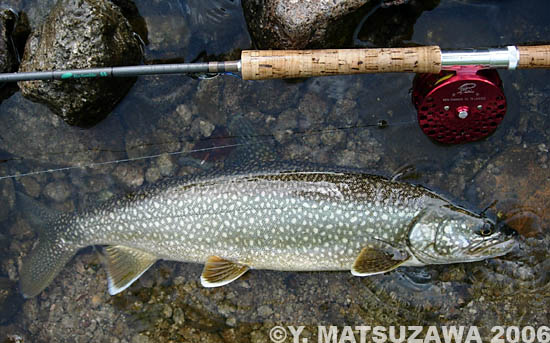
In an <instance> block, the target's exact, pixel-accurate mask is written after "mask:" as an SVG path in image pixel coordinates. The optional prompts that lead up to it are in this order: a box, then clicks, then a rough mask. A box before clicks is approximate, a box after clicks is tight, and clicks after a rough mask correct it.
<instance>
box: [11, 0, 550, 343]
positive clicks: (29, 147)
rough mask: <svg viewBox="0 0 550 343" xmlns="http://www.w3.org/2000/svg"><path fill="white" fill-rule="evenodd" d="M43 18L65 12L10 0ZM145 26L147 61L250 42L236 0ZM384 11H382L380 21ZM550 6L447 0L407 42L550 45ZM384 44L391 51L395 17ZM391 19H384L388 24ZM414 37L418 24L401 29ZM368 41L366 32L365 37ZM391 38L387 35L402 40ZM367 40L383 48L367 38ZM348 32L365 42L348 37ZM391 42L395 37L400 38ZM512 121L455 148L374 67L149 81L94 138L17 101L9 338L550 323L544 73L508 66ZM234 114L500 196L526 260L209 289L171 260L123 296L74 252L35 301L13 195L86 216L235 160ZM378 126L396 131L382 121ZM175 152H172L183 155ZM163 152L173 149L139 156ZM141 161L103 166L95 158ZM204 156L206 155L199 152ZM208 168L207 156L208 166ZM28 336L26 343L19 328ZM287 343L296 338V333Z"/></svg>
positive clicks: (252, 277)
mask: <svg viewBox="0 0 550 343" xmlns="http://www.w3.org/2000/svg"><path fill="white" fill-rule="evenodd" d="M5 3H6V4H8V5H11V6H13V7H15V8H22V9H24V10H25V11H27V12H28V13H29V16H30V20H31V24H33V25H34V26H35V25H37V24H36V23H38V22H39V21H40V18H41V15H40V13H47V9H48V7H49V6H51V3H52V2H48V1H30V0H29V1H12V2H10V1H7V2H5ZM136 5H137V7H138V9H139V11H140V14H141V15H142V16H143V18H144V19H145V23H146V25H147V31H148V32H149V34H148V41H149V44H148V45H147V47H146V59H147V60H151V61H152V60H155V61H157V60H171V59H180V60H181V59H183V60H185V61H194V60H201V59H204V58H208V57H212V56H218V57H219V58H228V59H230V58H236V55H235V53H234V52H235V51H238V50H240V49H247V48H250V47H251V46H252V41H251V39H250V37H249V35H248V33H247V32H246V23H245V22H244V19H243V15H242V11H241V10H240V3H239V2H238V1H231V0H217V1H198V0H197V1H183V0H177V1H173V0H172V1H145V0H139V1H136ZM376 13H377V11H376V10H372V11H370V12H369V16H373V17H375V19H376V17H377V16H375V14H376ZM549 13H550V5H549V4H548V3H547V2H546V1H543V0H538V1H529V2H526V1H517V0H510V1H467V0H465V1H458V0H443V1H441V2H440V3H439V5H438V6H437V7H435V8H434V9H433V10H430V11H425V12H422V13H421V14H419V17H418V19H417V20H416V23H415V24H414V27H413V28H414V30H413V31H411V34H412V36H410V37H409V36H406V35H404V36H403V37H402V38H401V40H402V42H403V43H404V44H408V43H417V44H437V45H441V46H442V47H443V48H463V47H475V46H497V45H505V44H516V43H529V42H540V41H544V39H545V38H546V39H547V37H550V26H549V25H548V22H549V19H550V18H549ZM364 19H365V20H364V22H360V21H358V23H357V25H358V26H359V25H365V23H368V24H370V27H375V28H379V30H380V33H378V34H376V35H373V37H374V36H375V37H376V40H375V43H376V44H379V42H380V41H382V42H386V41H387V42H392V44H393V42H394V39H393V38H394V37H389V36H387V35H384V32H387V31H388V28H387V27H384V25H385V24H384V23H375V24H372V23H373V21H372V20H375V19H372V18H371V17H367V18H364ZM388 25H389V24H388ZM404 31H406V30H404ZM356 32H359V33H360V32H361V30H360V27H358V29H357V30H356ZM390 32H391V30H390ZM362 37H371V36H361V35H360V34H359V36H358V37H355V41H356V43H357V44H361V45H367V46H369V45H373V44H374V43H373V42H369V41H361V38H362ZM352 40H353V39H352ZM388 44H390V43H388ZM500 75H501V77H502V79H503V82H504V87H505V93H506V96H507V101H508V113H507V115H506V117H505V119H504V121H503V122H502V124H501V125H500V126H499V128H498V130H497V132H496V133H495V134H493V135H492V136H491V137H489V138H487V139H485V140H483V141H480V142H476V143H470V144H465V145H459V146H442V145H438V144H434V143H433V142H432V141H430V140H429V139H428V138H427V137H426V136H425V135H424V134H423V133H422V131H421V130H420V129H419V128H418V124H417V123H416V112H415V110H414V107H413V105H412V104H411V100H410V94H409V89H410V87H411V84H412V79H413V75H409V74H392V75H389V74H388V75H362V76H342V77H330V78H312V79H308V80H302V81H294V82H286V81H281V80H275V81H258V82H246V81H241V80H240V79H238V78H235V77H233V76H220V77H217V78H214V79H211V80H200V81H199V80H195V79H192V78H189V77H185V76H160V77H155V76H151V77H142V78H140V79H139V80H138V81H137V82H136V84H135V85H134V87H133V88H132V90H131V91H130V93H129V94H128V95H127V97H126V98H125V99H124V100H123V102H122V103H121V104H120V105H119V106H118V107H117V108H116V109H115V110H114V111H113V113H111V115H110V116H109V117H108V118H107V119H106V120H104V121H103V122H101V123H100V124H98V125H96V126H95V127H93V128H91V129H88V130H81V129H77V128H72V127H68V126H67V125H65V124H64V123H63V122H61V121H60V120H58V119H57V118H56V117H55V116H54V115H53V114H52V113H51V112H49V111H48V110H47V109H46V108H45V107H44V106H42V105H38V104H34V103H31V102H29V101H27V100H25V99H23V98H22V97H21V95H20V94H19V93H17V94H15V95H14V96H12V97H11V98H10V99H8V100H5V101H4V102H3V103H2V104H1V105H0V113H1V114H0V127H1V128H2V130H0V131H1V132H0V158H2V160H5V162H3V163H1V164H0V177H1V176H7V175H13V174H17V173H19V174H23V173H32V172H35V171H42V170H46V169H56V168H66V167H69V169H64V170H60V171H57V172H47V173H39V174H33V175H30V176H22V177H17V178H4V179H0V197H2V204H3V206H2V208H1V209H0V241H1V244H0V254H1V256H2V260H1V265H0V290H2V292H1V294H0V339H2V340H3V339H4V338H5V337H7V336H8V335H19V336H21V337H23V338H24V339H25V341H26V342H31V341H32V342H103V341H105V342H144V341H147V339H149V341H151V342H157V341H161V342H164V341H166V342H169V341H173V342H179V341H186V342H200V341H206V342H234V341H239V342H268V341H269V338H268V334H269V331H270V329H271V328H272V327H273V326H274V325H276V324H277V325H306V326H307V327H306V329H305V330H306V332H304V336H303V337H306V338H309V339H310V341H317V339H316V337H317V325H339V326H343V325H370V326H376V325H383V326H389V325H438V326H441V325H466V326H469V325H477V326H478V327H480V331H481V332H482V334H483V336H484V337H488V335H489V334H490V329H491V328H492V327H493V326H494V325H518V326H526V325H532V326H534V327H535V328H537V327H540V326H542V325H548V324H549V319H550V317H549V312H548V310H547V309H548V307H549V305H550V286H549V285H550V280H549V277H550V274H549V273H548V272H549V269H550V263H549V259H548V253H547V251H548V246H549V242H550V202H549V201H550V200H549V199H550V177H549V175H550V172H549V169H548V167H549V166H550V153H549V149H550V139H549V138H550V118H549V116H550V114H549V113H550V87H549V86H548V82H547V80H548V77H550V72H549V71H546V70H536V71H534V70H531V71H502V72H500ZM235 114H243V115H244V116H245V117H246V118H248V119H250V120H251V122H252V123H253V124H254V126H255V128H256V129H257V130H258V134H260V135H266V136H264V137H267V138H266V139H267V140H272V139H270V138H269V137H272V136H273V137H274V139H275V142H276V145H277V148H278V149H279V150H280V153H281V155H282V156H283V157H284V158H285V159H290V160H299V161H303V160H307V161H311V162H321V163H330V164H337V165H343V166H352V167H360V168H364V169H366V170H372V171H375V172H377V173H381V174H385V175H392V174H394V173H395V172H396V171H397V170H400V169H402V168H403V167H404V166H412V167H414V171H413V172H410V173H408V174H407V175H405V176H404V178H405V179H407V180H410V181H411V182H416V183H420V184H423V185H425V186H428V187H430V188H432V189H436V190H438V191H440V192H441V193H443V194H445V195H447V196H449V197H451V198H452V199H455V200H456V201H457V202H460V203H463V204H467V205H468V206H471V207H474V208H478V209H480V210H481V209H483V208H485V207H487V206H489V205H490V204H491V203H493V202H494V201H497V203H496V205H495V208H494V209H493V210H492V211H493V212H498V211H501V212H503V213H504V214H505V215H508V216H509V217H512V216H513V217H514V218H512V219H513V221H512V222H511V223H512V224H513V225H515V227H516V228H517V229H518V230H519V231H520V232H521V233H522V235H523V236H524V238H523V239H522V245H521V250H518V251H517V252H514V253H513V254H511V255H509V256H506V257H503V258H500V259H494V260H491V261H485V262H480V263H472V264H458V265H450V266H436V267H427V268H421V269H406V270H402V271H400V272H394V273H390V274H386V275H381V276H375V277H370V278H355V277H353V276H351V274H350V273H340V272H339V273H336V272H335V273H283V272H273V271H252V272H249V273H248V274H247V275H245V277H243V278H242V279H240V280H238V281H236V282H234V283H232V284H230V285H228V286H226V287H223V288H219V289H204V288H202V287H201V286H200V284H199V275H200V272H201V270H202V266H200V265H191V264H183V263H173V262H159V263H157V264H156V265H155V267H153V268H151V270H149V271H148V272H147V273H146V274H145V275H144V276H143V277H142V278H140V279H139V280H138V281H137V282H136V283H135V284H134V285H133V286H131V287H130V288H129V289H128V290H127V291H125V292H123V293H122V294H120V295H117V296H114V297H111V296H109V295H108V293H107V291H106V280H105V276H104V272H103V268H102V267H101V265H100V262H99V260H98V258H97V256H96V254H95V253H94V251H93V250H92V249H91V248H90V249H86V250H84V251H83V252H82V253H81V254H79V255H78V256H77V257H76V258H74V259H73V260H72V261H71V262H70V263H69V264H68V265H67V267H66V268H65V269H64V270H63V271H62V272H61V273H60V275H59V276H58V277H57V278H56V279H55V280H54V282H53V283H52V284H51V285H50V287H48V288H47V289H46V291H44V292H43V293H42V294H41V295H39V296H38V297H36V298H34V299H30V300H26V301H24V300H23V299H21V298H20V296H19V295H18V294H17V292H16V290H15V282H16V281H17V279H18V273H17V270H18V267H19V264H20V260H21V257H22V256H23V255H24V254H26V252H27V251H28V250H29V249H30V248H31V247H32V244H33V242H34V241H35V236H34V234H33V233H32V230H31V229H30V228H29V224H28V222H27V221H26V220H25V218H26V216H25V213H23V212H22V211H21V209H20V208H18V207H17V204H16V203H15V201H14V190H18V191H23V192H25V193H27V194H29V195H31V196H33V197H35V198H37V199H38V201H40V202H41V203H43V204H44V205H46V206H49V207H52V208H55V209H58V210H62V211H70V210H73V209H79V208H86V207H87V206H91V205H94V204H97V203H98V202H100V201H102V200H105V199H108V198H110V197H112V196H114V195H117V194H123V193H125V192H127V191H129V190H132V189H135V188H136V187H139V186H140V185H142V184H146V183H151V182H155V181H156V180H159V179H161V178H164V177H170V176H174V175H185V174H189V173H194V172H197V171H199V170H201V169H203V168H207V167H213V166H214V165H216V164H223V161H224V159H225V158H226V157H227V155H228V151H227V149H226V150H222V149H213V150H209V151H208V152H207V153H194V154H190V153H188V152H189V151H191V150H193V149H197V148H204V147H206V146H221V145H225V144H231V141H228V140H224V139H220V138H216V137H219V136H224V135H226V134H227V125H228V122H229V121H230V120H231V118H232V117H233V116H234V115H235ZM380 120H385V121H387V122H388V124H389V125H388V127H386V128H383V129H380V128H378V127H377V123H378V122H379V121H380ZM171 153H173V154H171ZM155 154H162V156H161V157H155V158H141V157H144V156H149V155H155ZM122 159H135V160H133V161H127V162H117V163H106V164H102V165H95V166H90V167H82V166H89V165H90V163H98V162H111V161H116V160H122ZM197 159H198V160H197ZM201 159H204V160H205V162H204V163H202V164H201V163H197V161H199V162H200V160H201ZM12 337H15V336H12ZM288 341H289V342H290V341H292V340H291V337H289V339H288Z"/></svg>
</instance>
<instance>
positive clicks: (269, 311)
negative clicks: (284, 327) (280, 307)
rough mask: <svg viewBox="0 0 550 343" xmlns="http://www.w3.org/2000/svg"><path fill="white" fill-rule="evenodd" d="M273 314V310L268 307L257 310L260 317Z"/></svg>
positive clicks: (264, 306) (263, 306)
mask: <svg viewBox="0 0 550 343" xmlns="http://www.w3.org/2000/svg"><path fill="white" fill-rule="evenodd" d="M272 313H273V309H272V308H271V307H269V306H268V305H262V306H260V307H259V308H258V315H259V316H260V317H268V316H270V315H271V314H272Z"/></svg>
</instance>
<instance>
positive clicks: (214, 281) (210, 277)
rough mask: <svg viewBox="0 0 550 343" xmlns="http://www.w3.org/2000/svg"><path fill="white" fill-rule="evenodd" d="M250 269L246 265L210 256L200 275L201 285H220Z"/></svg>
mask: <svg viewBox="0 0 550 343" xmlns="http://www.w3.org/2000/svg"><path fill="white" fill-rule="evenodd" d="M248 269H250V268H249V267H248V266H247V265H244V264H240V263H235V262H231V261H228V260H225V259H223V258H221V257H218V256H210V257H209V258H208V260H207V261H206V263H205V265H204V270H203V271H202V275H201V284H202V286H203V287H220V286H224V285H227V284H228V283H230V282H232V281H234V280H236V279H238V278H239V277H240V276H241V275H243V274H244V273H246V272H247V271H248Z"/></svg>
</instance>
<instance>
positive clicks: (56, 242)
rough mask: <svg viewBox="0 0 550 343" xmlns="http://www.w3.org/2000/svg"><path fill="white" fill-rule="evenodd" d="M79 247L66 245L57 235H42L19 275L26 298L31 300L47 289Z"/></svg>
mask: <svg viewBox="0 0 550 343" xmlns="http://www.w3.org/2000/svg"><path fill="white" fill-rule="evenodd" d="M77 250H78V247H76V246H74V245H72V244H68V243H65V241H64V240H62V239H58V238H57V237H55V235H41V237H40V238H39V242H38V245H37V246H36V247H35V248H34V249H33V251H32V252H31V253H30V254H29V255H28V256H27V257H26V259H25V260H24V262H23V266H22V268H21V272H20V274H19V287H20V290H21V293H22V294H23V296H24V297H25V298H31V297H34V296H35V295H37V294H38V293H40V292H41V291H42V290H43V289H44V288H46V287H47V286H48V285H49V284H50V283H51V282H52V280H53V279H54V278H55V276H56V275H57V274H58V273H59V272H60V271H61V269H63V267H64V266H65V264H67V262H69V260H70V259H71V258H72V257H73V256H74V255H75V254H76V252H77Z"/></svg>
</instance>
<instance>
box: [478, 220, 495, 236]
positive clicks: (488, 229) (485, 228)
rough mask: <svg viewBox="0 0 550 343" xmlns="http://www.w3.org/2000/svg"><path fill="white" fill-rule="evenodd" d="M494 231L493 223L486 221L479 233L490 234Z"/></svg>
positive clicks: (482, 234) (481, 234)
mask: <svg viewBox="0 0 550 343" xmlns="http://www.w3.org/2000/svg"><path fill="white" fill-rule="evenodd" d="M493 232H494V229H493V225H491V224H489V223H485V224H483V226H482V227H481V228H480V229H479V231H478V234H479V235H480V236H484V237H486V236H490V235H492V234H493Z"/></svg>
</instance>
